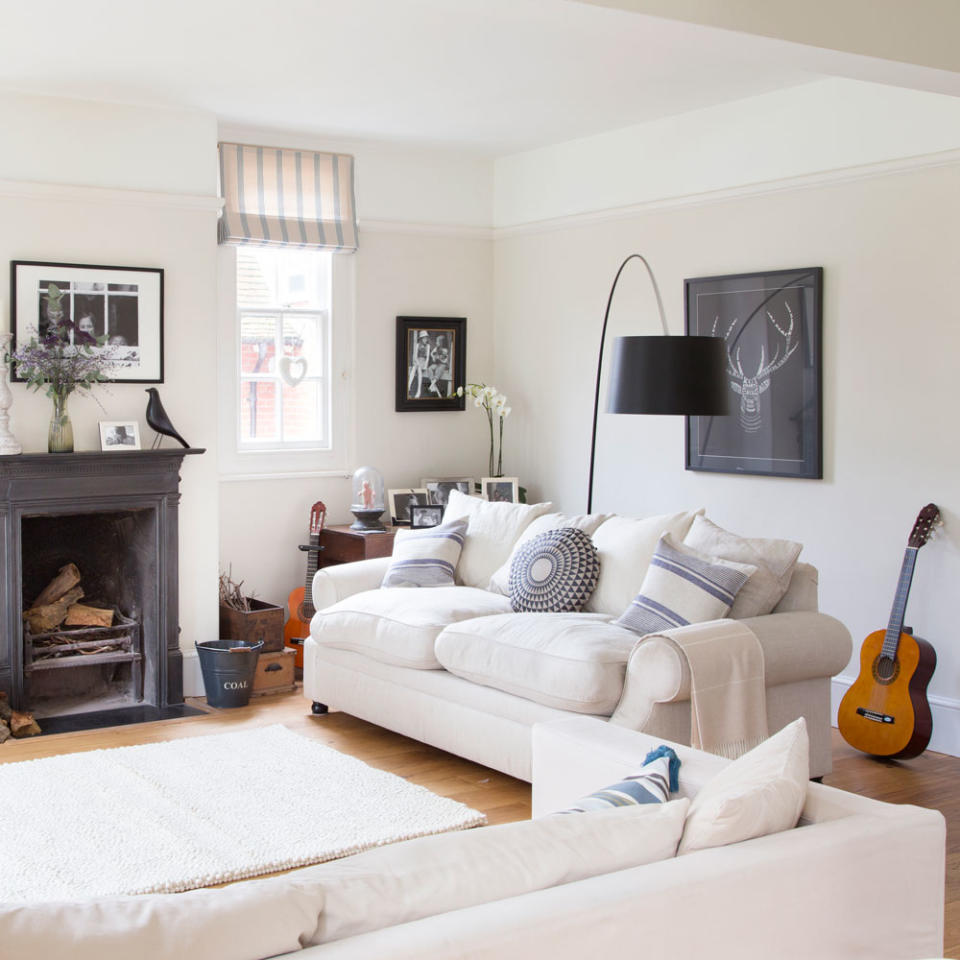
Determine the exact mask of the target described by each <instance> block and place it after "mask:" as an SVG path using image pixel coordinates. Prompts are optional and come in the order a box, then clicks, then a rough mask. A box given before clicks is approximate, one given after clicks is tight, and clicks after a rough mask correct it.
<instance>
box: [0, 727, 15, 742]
mask: <svg viewBox="0 0 960 960" xmlns="http://www.w3.org/2000/svg"><path fill="white" fill-rule="evenodd" d="M11 736H13V734H11V733H10V728H9V727H8V726H7V725H6V724H5V723H2V722H0V743H6V742H7V741H8V740H9V739H10V737H11Z"/></svg>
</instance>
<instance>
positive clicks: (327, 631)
mask: <svg viewBox="0 0 960 960" xmlns="http://www.w3.org/2000/svg"><path fill="white" fill-rule="evenodd" d="M508 610H510V599H509V597H501V596H500V595H499V594H496V593H489V592H488V591H486V590H474V589H472V588H470V587H433V588H432V589H430V590H407V589H404V588H400V589H379V590H365V591H364V592H363V593H356V594H354V595H353V596H352V597H347V598H346V599H345V600H340V601H339V602H338V603H335V604H333V605H332V606H329V607H327V608H326V609H324V610H319V611H317V613H316V614H315V615H314V617H313V620H311V622H310V635H311V636H312V637H313V638H314V639H315V640H316V641H317V642H318V643H322V644H324V645H326V646H330V647H336V648H337V649H339V650H353V651H355V652H357V653H363V654H366V655H367V656H368V657H372V658H373V659H374V660H379V661H380V662H381V663H390V664H394V665H396V666H400V667H414V668H415V669H419V670H440V669H441V664H440V662H439V661H438V660H437V658H436V656H435V655H434V652H433V647H434V642H435V641H436V639H437V636H438V635H439V634H440V631H441V630H443V628H444V627H446V626H447V625H448V624H451V623H456V622H457V621H459V620H469V619H471V618H472V617H483V616H487V615H489V614H494V613H505V612H507V611H508Z"/></svg>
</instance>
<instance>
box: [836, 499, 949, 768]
mask: <svg viewBox="0 0 960 960" xmlns="http://www.w3.org/2000/svg"><path fill="white" fill-rule="evenodd" d="M939 519H940V510H939V508H938V507H937V505H936V504H935V503H928V504H927V505H926V506H925V507H924V508H923V509H922V510H921V511H920V514H919V516H918V517H917V522H916V523H915V524H914V525H913V530H912V531H911V533H910V539H909V542H908V546H907V549H906V552H905V553H904V556H903V565H902V566H901V568H900V582H899V583H898V584H897V594H896V597H895V598H894V601H893V610H892V611H891V612H890V623H889V624H888V625H887V629H886V630H877V631H875V632H874V633H871V634H870V636H868V637H867V639H866V640H864V641H863V647H862V648H861V650H860V675H859V676H858V677H857V679H856V682H855V683H854V684H853V686H852V687H851V688H850V689H849V690H848V691H847V692H846V694H845V695H844V697H843V700H842V701H841V702H840V710H839V712H838V715H837V726H838V727H839V728H840V733H841V734H843V739H844V740H846V741H847V743H849V744H850V746H851V747H854V748H856V749H857V750H862V751H863V752H864V753H869V754H871V755H872V756H875V757H890V758H895V759H902V760H908V759H910V758H911V757H916V756H919V755H920V754H921V753H923V751H924V750H926V748H927V744H928V743H929V742H930V735H931V734H932V733H933V718H932V717H931V715H930V704H929V703H928V702H927V685H928V684H929V683H930V678H931V677H932V676H933V671H934V668H935V667H936V665H937V653H936V651H935V650H934V649H933V647H932V646H931V645H930V644H929V643H927V641H926V640H921V639H920V638H919V637H915V636H913V633H912V632H911V631H910V629H909V627H908V628H906V629H904V626H903V618H904V615H905V613H906V610H907V597H908V596H909V595H910V584H911V582H912V581H913V568H914V566H915V564H916V562H917V551H918V550H919V549H920V548H921V547H922V546H923V545H924V544H925V543H926V542H927V541H928V540H929V539H930V537H931V535H932V532H933V525H934V524H935V523H937V522H938V521H939Z"/></svg>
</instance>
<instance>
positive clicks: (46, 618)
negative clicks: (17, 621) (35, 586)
mask: <svg viewBox="0 0 960 960" xmlns="http://www.w3.org/2000/svg"><path fill="white" fill-rule="evenodd" d="M82 596H83V588H82V587H74V588H73V589H72V590H68V591H67V592H66V593H65V594H64V595H63V596H62V597H61V598H60V599H59V600H56V601H54V602H53V603H46V604H44V605H43V606H40V607H31V608H30V609H29V610H26V611H24V614H23V619H24V620H26V621H27V623H29V624H30V632H31V633H33V634H38V633H49V632H50V631H51V630H56V629H57V627H59V626H60V624H61V623H63V621H64V619H65V618H66V616H67V610H69V609H70V607H72V606H73V605H74V604H75V603H76V602H77V601H78V600H79V599H80V598H81V597H82Z"/></svg>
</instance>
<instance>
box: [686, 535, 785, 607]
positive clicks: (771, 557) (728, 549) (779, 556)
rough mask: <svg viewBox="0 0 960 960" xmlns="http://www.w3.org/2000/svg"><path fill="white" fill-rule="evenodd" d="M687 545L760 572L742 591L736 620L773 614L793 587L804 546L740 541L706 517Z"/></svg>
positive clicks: (761, 541) (760, 540)
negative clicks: (798, 560) (794, 576)
mask: <svg viewBox="0 0 960 960" xmlns="http://www.w3.org/2000/svg"><path fill="white" fill-rule="evenodd" d="M683 542H684V543H685V544H686V545H687V546H688V547H693V549H694V550H699V551H700V552H701V553H705V554H708V555H709V556H711V557H717V558H718V559H722V560H733V561H735V562H737V563H749V564H752V565H753V566H755V567H756V568H757V570H756V572H755V573H753V574H752V575H751V576H750V579H749V580H747V582H746V583H745V584H744V585H743V587H741V588H740V592H739V593H738V594H737V598H736V600H734V601H733V606H732V607H731V608H730V616H731V617H732V618H733V619H734V620H746V619H747V617H761V616H764V615H765V614H767V613H770V612H771V611H772V610H773V608H774V607H775V606H776V605H777V604H778V603H779V602H780V601H781V599H782V598H783V595H784V594H785V593H786V592H787V588H788V587H789V586H790V580H791V578H792V577H793V571H794V568H795V567H796V565H797V558H798V557H799V556H800V551H801V550H802V549H803V544H802V543H795V542H794V541H792V540H764V539H761V538H759V537H738V536H737V535H736V534H735V533H730V531H729V530H724V529H723V527H718V526H717V525H716V524H715V523H713V521H711V520H708V519H707V518H706V517H695V518H694V520H693V526H691V527H690V531H689V533H687V535H686V537H684V540H683Z"/></svg>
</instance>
